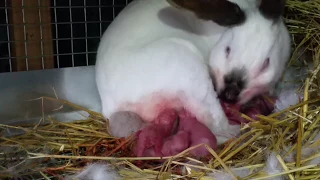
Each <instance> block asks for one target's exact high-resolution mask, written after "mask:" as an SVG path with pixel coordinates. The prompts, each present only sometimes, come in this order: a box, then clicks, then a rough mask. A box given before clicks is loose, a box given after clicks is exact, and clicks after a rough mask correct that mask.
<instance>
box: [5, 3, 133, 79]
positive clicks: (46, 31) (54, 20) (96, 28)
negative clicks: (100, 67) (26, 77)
mask: <svg viewBox="0 0 320 180" xmlns="http://www.w3.org/2000/svg"><path fill="white" fill-rule="evenodd" d="M131 1H132V0H1V1H0V24H1V26H0V73H3V72H14V71H31V70H40V69H53V68H64V67H76V66H89V65H94V64H95V56H96V51H97V47H98V44H99V41H100V37H101V36H102V34H103V32H104V31H105V30H106V28H107V27H108V26H109V25H110V23H111V22H112V20H113V19H114V18H115V17H116V16H117V14H118V13H119V12H120V11H121V10H122V9H123V8H124V7H125V6H126V5H127V4H128V3H130V2H131Z"/></svg>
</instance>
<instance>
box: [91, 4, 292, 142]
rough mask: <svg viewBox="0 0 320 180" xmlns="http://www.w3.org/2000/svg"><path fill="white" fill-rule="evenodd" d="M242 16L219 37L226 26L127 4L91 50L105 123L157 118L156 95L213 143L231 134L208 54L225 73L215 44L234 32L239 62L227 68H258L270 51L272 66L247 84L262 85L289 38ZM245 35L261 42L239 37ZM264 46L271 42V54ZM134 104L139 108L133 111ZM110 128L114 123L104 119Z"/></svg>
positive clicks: (160, 7) (280, 28)
mask: <svg viewBox="0 0 320 180" xmlns="http://www.w3.org/2000/svg"><path fill="white" fill-rule="evenodd" d="M251 1H252V0H247V1H246V2H244V1H243V0H241V1H240V0H238V1H236V2H237V3H240V5H241V7H243V8H250V7H252V6H253V3H254V2H251ZM250 2H251V3H250ZM248 11H249V12H248V13H249V16H248V20H247V21H246V23H245V24H244V25H242V26H239V27H235V28H233V29H231V30H228V31H226V29H227V28H225V27H220V26H218V25H217V24H215V23H213V22H211V21H202V20H199V19H198V18H197V17H196V16H195V15H193V14H192V13H189V12H185V11H181V10H177V9H175V8H172V7H171V6H170V5H169V4H168V3H167V1H166V0H135V1H133V2H132V3H130V4H129V5H128V6H127V7H126V8H125V9H124V10H123V11H122V12H121V13H120V14H119V15H118V16H117V18H116V19H115V20H114V21H113V23H112V24H111V25H110V26H109V28H108V29H107V31H106V32H105V33H104V35H103V37H102V39H101V43H100V45H99V48H98V54H97V62H96V82H97V87H98V91H99V93H100V97H101V101H102V112H103V115H104V116H105V117H106V118H109V117H110V116H111V115H112V114H114V113H115V112H117V111H132V112H135V113H137V114H139V115H140V116H141V117H142V118H143V119H144V120H145V121H151V120H152V119H153V118H155V117H156V116H157V115H158V113H159V112H157V110H156V108H157V104H158V103H161V99H160V96H159V93H160V94H161V95H164V96H165V98H167V99H171V98H177V99H178V103H173V104H172V107H174V108H181V107H185V108H186V109H187V110H188V111H190V112H191V113H193V114H194V115H195V116H196V117H197V119H198V120H199V121H200V122H202V123H204V124H205V125H206V126H207V127H209V129H210V130H211V131H212V132H213V133H214V134H215V135H216V136H217V138H218V142H221V141H224V140H226V139H229V138H231V137H233V136H234V135H237V134H238V133H239V126H230V125H229V124H228V121H227V118H226V116H225V114H224V112H223V110H222V108H221V106H220V103H219V102H218V100H217V94H216V92H215V91H214V89H213V87H212V81H211V78H210V76H209V69H208V67H207V65H208V64H207V63H209V62H208V60H209V58H210V56H211V61H210V65H211V66H212V67H214V68H221V69H222V70H225V67H226V66H225V65H226V64H224V63H223V61H225V59H222V58H221V57H219V56H218V55H219V54H221V52H219V51H222V52H224V49H221V48H220V47H221V43H222V42H225V41H226V40H228V38H226V37H228V36H229V35H230V34H231V33H233V36H234V37H235V39H234V41H237V43H236V42H233V44H232V45H234V46H235V48H234V49H235V52H236V54H234V55H238V57H239V58H238V59H237V60H234V61H233V62H232V63H228V64H227V65H228V66H230V67H234V66H245V65H247V64H249V63H250V64H253V65H254V66H253V67H254V68H256V66H257V65H259V63H261V62H263V60H262V59H261V58H264V57H262V56H266V55H269V54H268V53H271V54H270V55H271V59H272V62H271V64H272V65H271V68H269V70H268V71H267V73H265V74H264V75H262V76H265V77H264V78H263V79H261V78H259V80H257V81H256V80H254V79H250V82H252V83H253V84H255V83H257V82H258V81H259V82H262V83H263V84H266V83H269V81H271V80H273V79H276V78H277V76H278V74H280V73H281V70H282V67H283V66H282V64H283V63H284V59H286V57H287V49H286V48H287V43H288V39H289V37H287V34H286V33H287V31H286V29H285V26H284V25H283V24H282V23H279V24H276V25H275V26H273V28H270V21H267V20H265V19H263V18H262V17H261V16H258V15H257V13H254V12H253V11H252V12H251V14H250V11H251V10H248ZM255 16H257V18H255ZM256 26H257V27H260V33H257V32H255V31H254V30H251V29H250V28H255V27H256ZM248 28H249V29H248ZM255 30H256V29H255ZM225 31H226V33H224V32H225ZM252 33H256V35H255V34H253V35H254V37H255V38H261V39H256V40H254V39H253V38H252V39H246V38H249V37H251V36H252ZM280 35H282V36H280ZM276 40H279V41H276ZM280 40H281V41H280ZM217 42H218V43H217ZM216 44H217V45H216ZM271 44H275V47H274V49H272V50H271ZM215 45H216V46H215ZM242 45H243V46H242ZM245 47H248V49H246V48H245ZM248 50H250V52H252V51H254V53H250V52H249V51H248ZM279 52H281V53H279ZM215 53H216V55H215ZM280 54H281V55H282V54H283V56H281V57H280ZM240 55H241V56H240ZM245 60H246V61H245ZM252 83H251V84H252ZM139 104H140V105H141V104H143V107H139V108H138V107H137V106H138V105H139ZM110 123H116V122H112V119H110ZM119 126H121V127H122V129H123V131H128V130H129V129H131V128H130V127H126V126H129V125H128V124H119ZM124 134H126V133H124Z"/></svg>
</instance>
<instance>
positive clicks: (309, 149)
mask: <svg viewBox="0 0 320 180" xmlns="http://www.w3.org/2000/svg"><path fill="white" fill-rule="evenodd" d="M319 139H320V133H318V134H317V135H316V136H315V137H314V138H313V140H312V141H311V142H310V143H309V144H308V145H305V146H303V147H302V150H301V158H302V159H306V158H309V157H310V156H312V155H315V154H317V153H319V150H320V146H314V145H313V146H310V145H311V144H312V143H314V142H316V141H318V140H319ZM289 149H290V148H289V147H286V148H285V149H284V151H283V154H285V153H286V152H288V150H289ZM295 157H296V151H293V152H291V153H290V154H288V155H287V156H286V157H285V158H284V160H285V161H286V162H294V161H295ZM305 165H320V157H317V158H314V159H312V160H310V161H308V162H307V163H306V164H305Z"/></svg>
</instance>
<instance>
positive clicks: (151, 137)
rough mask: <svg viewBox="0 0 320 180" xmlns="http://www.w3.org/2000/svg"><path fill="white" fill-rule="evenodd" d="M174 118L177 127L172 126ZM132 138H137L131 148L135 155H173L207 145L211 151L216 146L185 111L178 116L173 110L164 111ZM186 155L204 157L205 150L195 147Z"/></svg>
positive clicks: (196, 121) (212, 139) (205, 130)
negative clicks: (174, 129)
mask: <svg viewBox="0 0 320 180" xmlns="http://www.w3.org/2000/svg"><path fill="white" fill-rule="evenodd" d="M178 116H179V118H180V120H179V125H178V127H174V122H175V120H176V119H177V118H178ZM173 128H177V132H176V133H173V134H172V132H173ZM136 135H137V137H138V142H137V144H136V146H135V148H134V153H135V155H136V156H157V157H163V156H173V155H176V154H178V153H180V152H182V151H183V150H185V149H187V148H189V147H191V146H195V145H198V144H201V143H207V144H208V145H209V146H210V147H211V148H213V149H214V148H216V143H217V140H216V137H215V136H214V135H213V134H212V133H211V131H210V130H209V129H208V128H207V127H206V126H205V125H203V124H202V123H200V122H199V121H198V120H197V119H196V118H195V117H193V116H192V115H191V114H190V113H188V112H187V111H185V110H182V111H180V112H179V114H177V113H175V111H174V110H165V111H164V112H162V113H161V114H160V116H159V117H158V118H157V119H155V120H154V123H152V124H150V125H149V126H147V127H145V128H144V129H142V130H140V131H139V132H138V133H137V134H136ZM190 153H191V154H193V155H195V156H205V155H207V154H208V152H207V150H206V149H205V147H199V148H196V149H194V150H192V151H190Z"/></svg>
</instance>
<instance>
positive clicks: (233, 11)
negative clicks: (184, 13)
mask: <svg viewBox="0 0 320 180" xmlns="http://www.w3.org/2000/svg"><path fill="white" fill-rule="evenodd" d="M167 1H168V3H169V4H170V5H171V6H173V7H176V8H180V9H185V10H188V11H191V12H193V13H195V14H196V15H197V17H198V18H200V19H203V20H211V21H213V22H215V23H217V24H219V25H221V26H236V25H240V24H242V23H243V22H244V21H245V13H244V12H243V10H241V8H240V7H239V6H238V5H237V4H235V3H232V2H230V1H228V0H167Z"/></svg>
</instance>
